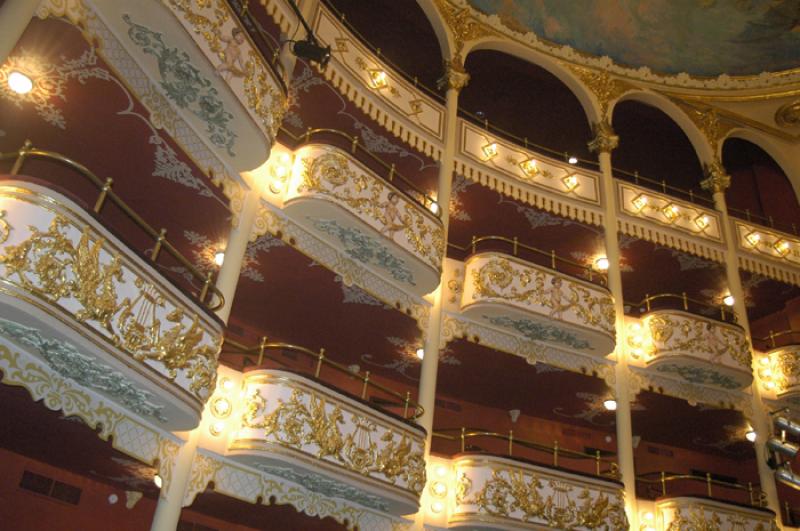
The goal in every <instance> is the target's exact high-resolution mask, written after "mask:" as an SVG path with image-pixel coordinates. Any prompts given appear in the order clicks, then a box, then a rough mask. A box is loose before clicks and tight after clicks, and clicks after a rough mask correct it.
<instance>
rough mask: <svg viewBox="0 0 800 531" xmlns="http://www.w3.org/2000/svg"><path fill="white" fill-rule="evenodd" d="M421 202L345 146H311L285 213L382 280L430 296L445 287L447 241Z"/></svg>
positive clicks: (299, 160) (304, 151) (302, 155)
mask: <svg viewBox="0 0 800 531" xmlns="http://www.w3.org/2000/svg"><path fill="white" fill-rule="evenodd" d="M420 200H421V201H422V202H420V201H417V200H415V199H414V198H412V197H411V196H410V195H408V194H406V193H405V192H402V191H400V189H398V188H395V187H394V186H393V185H391V184H390V183H388V182H385V181H383V180H382V179H380V178H379V177H376V176H375V175H374V174H373V173H372V172H371V171H370V170H369V169H367V168H366V167H365V166H364V165H363V164H361V163H360V162H359V161H357V160H356V159H354V158H353V157H351V156H350V155H349V154H347V153H346V152H344V151H342V150H340V149H338V148H334V147H328V146H320V145H306V146H303V147H302V148H300V149H299V150H298V151H297V153H296V162H295V165H294V168H293V172H292V177H291V179H290V181H289V185H288V189H287V190H286V194H285V196H284V211H285V212H286V213H287V214H289V215H290V216H291V217H292V218H293V219H294V220H295V221H297V222H298V223H300V224H301V225H303V226H304V227H305V228H307V229H308V230H309V231H311V232H312V233H313V234H315V235H316V236H318V237H319V238H321V239H322V240H325V241H327V242H329V243H331V244H332V245H334V246H336V247H337V248H341V249H343V251H344V253H345V254H347V256H349V257H350V258H352V259H353V260H354V261H356V262H358V263H359V264H361V265H363V266H364V267H366V268H368V269H370V270H371V271H373V272H374V273H376V274H377V275H379V276H380V277H383V278H385V279H387V280H388V281H390V282H392V283H394V284H397V285H400V286H401V287H403V288H404V289H406V290H408V291H410V292H412V293H415V294H417V295H423V294H425V293H428V292H430V291H432V290H433V289H435V288H436V286H437V285H438V284H439V278H440V277H441V272H442V253H443V248H444V247H443V246H444V240H443V230H442V223H441V221H440V220H439V219H438V218H437V217H436V216H435V215H434V214H432V213H431V211H430V210H429V209H428V208H426V206H425V205H424V204H423V203H424V201H426V199H425V197H424V196H423V197H422V198H421V199H420ZM434 208H436V207H434Z"/></svg>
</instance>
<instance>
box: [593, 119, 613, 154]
mask: <svg viewBox="0 0 800 531" xmlns="http://www.w3.org/2000/svg"><path fill="white" fill-rule="evenodd" d="M592 132H593V133H594V138H593V139H592V140H590V141H589V143H588V144H587V146H589V151H591V152H593V153H611V152H612V151H614V150H615V149H616V148H617V146H618V145H619V136H617V134H616V133H614V129H612V127H611V124H610V123H609V122H608V119H607V118H604V119H603V120H602V121H600V122H595V123H594V125H592Z"/></svg>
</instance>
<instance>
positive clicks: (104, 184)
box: [0, 140, 225, 311]
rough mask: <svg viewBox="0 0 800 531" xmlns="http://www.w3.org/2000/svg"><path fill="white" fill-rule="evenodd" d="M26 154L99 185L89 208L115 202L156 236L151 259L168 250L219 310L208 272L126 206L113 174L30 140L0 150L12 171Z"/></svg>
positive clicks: (219, 301)
mask: <svg viewBox="0 0 800 531" xmlns="http://www.w3.org/2000/svg"><path fill="white" fill-rule="evenodd" d="M29 158H39V159H44V160H51V161H55V162H58V163H60V164H63V165H65V166H67V167H68V168H70V169H72V170H73V171H75V172H77V173H79V174H80V175H83V176H84V177H86V178H87V179H89V180H90V181H91V182H92V184H94V185H95V186H97V187H98V188H100V195H99V196H98V197H97V200H96V201H95V203H94V207H93V208H92V211H93V212H94V214H95V215H98V216H99V215H100V212H101V211H102V209H103V205H104V204H105V202H106V200H108V201H111V202H112V203H114V204H115V205H116V206H117V207H118V208H119V209H120V210H121V211H122V212H123V213H124V214H125V215H126V216H127V217H128V219H130V220H131V221H133V223H134V224H135V225H137V226H138V227H139V228H140V229H142V230H143V231H144V232H145V233H146V234H147V235H148V236H150V237H151V238H153V239H154V240H155V247H153V250H152V251H150V254H149V256H148V258H149V259H150V261H151V262H153V263H157V262H158V257H159V255H160V254H161V251H162V250H164V251H166V252H167V254H169V255H170V256H172V257H173V258H174V259H175V260H177V261H178V262H179V263H180V264H181V265H182V266H183V267H185V268H186V269H187V270H188V271H189V273H191V275H192V276H193V277H195V278H196V279H199V280H200V281H201V282H202V283H203V287H202V288H201V290H200V293H199V294H198V295H197V298H198V299H199V301H200V303H201V304H203V305H205V306H206V307H207V308H208V309H209V310H211V311H214V310H218V309H219V308H221V307H222V306H223V305H224V304H225V297H224V296H223V295H222V292H221V291H220V290H219V289H218V288H217V287H216V286H215V285H214V283H213V282H212V275H211V272H209V273H207V274H203V273H202V272H201V271H200V270H198V269H197V268H196V267H195V266H194V264H192V263H191V262H190V261H189V260H188V259H187V258H186V257H184V256H183V255H182V254H181V253H180V251H178V250H177V249H176V248H175V246H174V245H172V244H171V243H170V242H169V240H167V230H166V229H164V228H162V229H160V230H156V229H154V228H153V226H152V225H150V224H149V223H147V222H146V221H145V220H144V219H143V218H142V217H141V216H140V215H139V214H137V213H136V212H135V211H134V210H133V209H132V208H131V207H130V206H128V204H127V203H126V202H125V201H123V200H122V198H120V197H119V196H118V195H117V194H116V192H114V191H113V190H112V189H111V187H112V185H113V184H114V180H113V179H112V178H110V177H109V178H107V179H106V180H105V181H104V180H102V179H101V178H100V177H98V176H97V175H95V174H94V173H93V172H92V171H91V170H89V168H87V167H86V166H84V165H83V164H81V163H79V162H76V161H74V160H72V159H70V158H68V157H65V156H64V155H61V154H59V153H55V152H53V151H45V150H41V149H36V148H34V147H33V145H32V144H31V141H30V140H26V141H25V144H24V145H23V146H22V147H21V148H20V149H19V150H18V151H15V152H10V153H0V161H3V160H11V159H15V160H14V164H13V165H12V167H11V172H10V174H11V175H18V174H19V172H20V170H21V169H22V166H23V164H25V161H26V160H27V159H29ZM209 292H211V294H212V297H211V301H210V302H209V303H208V304H207V303H206V302H205V301H206V299H207V298H208V293H209Z"/></svg>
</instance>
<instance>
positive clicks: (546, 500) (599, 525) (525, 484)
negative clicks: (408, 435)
mask: <svg viewBox="0 0 800 531" xmlns="http://www.w3.org/2000/svg"><path fill="white" fill-rule="evenodd" d="M471 491H472V481H471V480H470V479H469V477H468V476H467V475H466V474H465V473H461V474H460V475H459V479H458V483H457V489H456V503H457V504H458V505H476V506H477V507H478V508H479V509H480V511H482V512H484V513H486V514H489V515H491V516H495V517H502V518H511V519H515V520H522V521H523V522H537V521H538V522H544V523H545V524H546V525H547V526H549V527H551V528H553V529H564V530H574V529H597V530H608V531H611V530H617V529H627V527H628V521H627V517H626V515H625V506H624V503H623V500H622V495H621V494H620V493H618V494H616V495H609V494H608V493H605V492H599V493H597V495H596V496H593V495H592V494H593V493H592V492H591V491H590V490H589V489H588V488H585V487H584V488H581V487H579V486H577V485H572V484H569V483H566V482H563V481H559V480H556V479H546V478H540V477H539V476H538V475H537V474H535V473H534V474H526V473H525V472H524V471H522V470H513V469H498V470H493V471H492V476H491V478H489V479H488V480H487V481H486V482H485V483H484V484H483V486H482V487H481V489H480V490H478V491H477V492H475V493H474V495H472V496H470V494H471ZM514 513H522V514H521V515H520V516H516V515H514Z"/></svg>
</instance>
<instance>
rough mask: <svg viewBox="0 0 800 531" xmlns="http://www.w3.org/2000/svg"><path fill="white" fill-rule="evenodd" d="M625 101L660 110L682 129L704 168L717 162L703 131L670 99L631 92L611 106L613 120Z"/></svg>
mask: <svg viewBox="0 0 800 531" xmlns="http://www.w3.org/2000/svg"><path fill="white" fill-rule="evenodd" d="M623 101H638V102H639V103H642V104H644V105H649V106H650V107H653V108H655V109H658V110H659V111H661V112H662V113H664V114H666V115H667V116H668V117H669V118H670V119H671V120H672V121H673V122H674V123H675V124H676V125H677V126H678V127H680V128H681V130H682V131H683V133H684V134H685V135H686V137H687V138H688V139H689V142H691V144H692V147H693V148H694V152H695V154H696V155H697V159H698V160H699V161H700V164H701V165H702V166H706V165H710V164H712V163H713V162H714V161H715V160H716V155H717V154H716V153H714V150H713V149H712V148H711V144H710V143H709V141H708V139H706V137H705V135H704V134H703V133H702V131H700V129H699V128H698V127H697V126H696V125H695V124H694V122H693V121H692V120H691V118H689V116H688V115H687V114H686V113H685V112H684V111H683V109H681V108H680V107H678V106H677V105H676V104H675V103H673V102H672V101H671V100H670V99H669V98H667V97H665V96H662V95H661V94H658V93H655V92H652V91H649V90H642V89H634V90H631V91H630V92H627V93H625V94H624V95H623V96H622V97H620V98H619V99H617V100H615V101H613V102H612V103H611V104H610V108H609V114H610V115H611V117H612V119H613V117H614V110H615V109H616V107H617V104H619V103H622V102H623Z"/></svg>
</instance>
